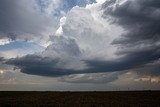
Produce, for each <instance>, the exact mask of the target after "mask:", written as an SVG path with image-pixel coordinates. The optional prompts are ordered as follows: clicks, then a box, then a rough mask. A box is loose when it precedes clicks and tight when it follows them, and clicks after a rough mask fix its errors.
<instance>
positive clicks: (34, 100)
mask: <svg viewBox="0 0 160 107" xmlns="http://www.w3.org/2000/svg"><path fill="white" fill-rule="evenodd" d="M10 106H16V107H42V106H53V107H57V106H58V107H59V106H63V107H71V106H73V107H106V106H107V107H113V106H120V107H124V106H130V107H135V106H138V107H139V106H140V107H141V106H143V107H151V106H152V107H159V106H160V91H128V92H127V91H119V92H24V91H21V92H18V91H15V92H11V91H9V92H7V91H1V92H0V107H10Z"/></svg>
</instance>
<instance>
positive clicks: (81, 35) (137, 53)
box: [6, 0, 160, 80]
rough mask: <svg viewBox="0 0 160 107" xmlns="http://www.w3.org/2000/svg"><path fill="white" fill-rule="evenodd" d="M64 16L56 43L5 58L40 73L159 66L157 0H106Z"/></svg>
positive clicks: (159, 13) (159, 12)
mask: <svg viewBox="0 0 160 107" xmlns="http://www.w3.org/2000/svg"><path fill="white" fill-rule="evenodd" d="M93 8H94V9H95V10H94V11H91V10H93ZM99 11H101V12H102V14H100V13H101V12H100V13H97V12H99ZM80 13H83V14H80ZM63 19H64V20H62V21H63V24H62V25H60V27H59V30H60V32H61V33H59V35H56V34H55V35H54V36H52V37H51V38H50V39H51V42H52V43H51V45H49V46H48V47H47V48H46V50H45V51H43V52H42V53H40V54H38V55H37V54H34V55H27V56H24V57H20V58H14V59H9V60H8V61H7V62H6V63H7V64H11V65H14V66H16V67H18V68H19V69H21V72H23V73H27V74H32V75H41V76H64V75H71V74H83V73H104V72H120V71H125V70H132V69H139V70H140V69H143V70H144V69H145V68H147V67H150V71H152V70H156V72H155V71H154V72H150V73H151V74H152V73H153V74H154V73H157V72H159V70H160V69H159V68H158V67H157V66H155V65H154V64H153V66H152V63H154V62H155V61H158V60H159V58H160V38H159V37H160V31H159V28H160V2H159V1H157V0H126V1H123V0H107V1H106V2H105V3H104V4H102V5H101V4H92V5H90V6H88V7H85V8H84V7H83V8H82V7H79V6H76V7H74V8H72V9H71V11H69V12H68V13H67V15H66V16H65V18H64V17H63ZM110 28H111V30H110ZM115 32H116V33H115ZM148 64H150V65H148ZM158 64H159V63H158ZM151 66H152V67H151ZM151 69H152V70H151ZM143 70H140V71H141V72H144V71H143ZM144 73H145V72H144ZM142 74H143V73H142ZM146 75H147V74H146ZM116 76H117V75H116ZM116 76H115V77H114V78H113V80H115V79H116V78H117V77H116ZM71 78H72V77H71Z"/></svg>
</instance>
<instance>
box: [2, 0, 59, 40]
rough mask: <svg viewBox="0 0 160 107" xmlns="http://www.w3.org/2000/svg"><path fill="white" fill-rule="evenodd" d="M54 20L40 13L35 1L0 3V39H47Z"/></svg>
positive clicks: (7, 0) (15, 0) (3, 1)
mask: <svg viewBox="0 0 160 107" xmlns="http://www.w3.org/2000/svg"><path fill="white" fill-rule="evenodd" d="M54 20H55V19H53V18H52V19H51V18H50V17H49V16H47V15H44V14H43V13H41V12H40V10H39V7H38V5H37V4H36V0H30V1H27V0H14V1H13V0H1V1H0V39H3V38H8V39H11V40H16V39H20V40H34V39H36V40H37V39H38V40H40V38H43V37H45V38H47V36H48V34H46V35H45V34H43V33H44V32H45V33H48V32H47V31H51V28H52V30H53V31H54V29H56V28H54V27H56V26H55V25H56V21H55V22H54Z"/></svg>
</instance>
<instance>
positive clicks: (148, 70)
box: [102, 0, 160, 75]
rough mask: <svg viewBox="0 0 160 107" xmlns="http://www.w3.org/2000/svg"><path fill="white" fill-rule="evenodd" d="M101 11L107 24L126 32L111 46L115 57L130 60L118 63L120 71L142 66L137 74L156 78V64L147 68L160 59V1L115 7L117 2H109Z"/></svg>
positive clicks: (136, 1) (132, 1)
mask: <svg viewBox="0 0 160 107" xmlns="http://www.w3.org/2000/svg"><path fill="white" fill-rule="evenodd" d="M102 8H103V9H104V10H105V11H104V14H103V16H104V18H106V19H107V18H108V17H109V18H110V19H109V21H110V22H111V23H114V24H117V25H120V26H122V27H123V28H124V30H125V31H126V32H127V33H124V34H123V35H122V36H121V38H118V39H116V40H114V41H113V43H112V44H113V45H115V46H119V48H120V52H118V53H117V54H121V55H123V54H124V55H127V59H131V60H130V61H129V62H128V61H127V62H128V63H123V62H122V63H121V64H122V65H124V67H123V66H120V67H122V68H126V67H131V66H135V65H137V66H139V65H143V64H146V65H144V66H143V67H140V69H139V70H138V71H139V72H140V73H139V74H142V75H159V72H160V68H159V67H157V64H156V65H154V64H152V65H147V64H148V63H152V61H158V60H159V58H160V49H159V48H160V44H159V43H160V30H159V29H160V1H159V0H128V1H126V2H125V3H123V4H119V3H118V2H117V0H110V1H106V2H105V3H104V4H103V6H102ZM145 50H147V51H146V52H145ZM135 51H136V52H135ZM158 66H159V63H158ZM117 67H118V66H117ZM118 68H119V67H118ZM114 69H117V68H114Z"/></svg>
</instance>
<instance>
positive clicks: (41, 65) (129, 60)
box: [7, 48, 160, 76]
mask: <svg viewBox="0 0 160 107" xmlns="http://www.w3.org/2000/svg"><path fill="white" fill-rule="evenodd" d="M158 58H160V52H159V49H158V48H155V49H151V50H143V51H138V52H133V53H128V54H127V55H126V56H124V57H122V58H119V59H117V60H114V61H97V60H90V61H85V63H86V64H87V65H88V67H89V68H88V69H84V70H72V69H65V68H63V65H61V66H62V68H58V67H57V64H58V63H59V62H60V61H61V60H60V59H52V58H47V57H40V56H36V55H27V56H25V57H21V58H15V59H10V60H9V61H7V64H11V65H14V66H17V67H19V68H20V69H21V72H23V73H27V74H32V75H42V76H63V75H70V74H81V73H102V72H114V71H123V70H129V69H135V68H140V67H144V66H145V64H147V63H152V61H155V60H157V59H158Z"/></svg>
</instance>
